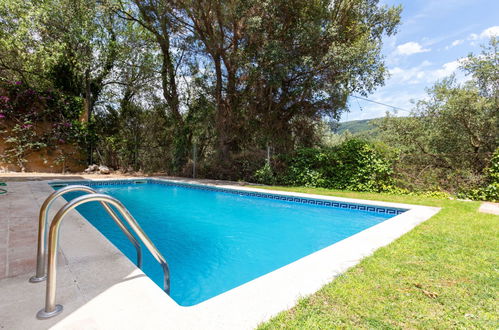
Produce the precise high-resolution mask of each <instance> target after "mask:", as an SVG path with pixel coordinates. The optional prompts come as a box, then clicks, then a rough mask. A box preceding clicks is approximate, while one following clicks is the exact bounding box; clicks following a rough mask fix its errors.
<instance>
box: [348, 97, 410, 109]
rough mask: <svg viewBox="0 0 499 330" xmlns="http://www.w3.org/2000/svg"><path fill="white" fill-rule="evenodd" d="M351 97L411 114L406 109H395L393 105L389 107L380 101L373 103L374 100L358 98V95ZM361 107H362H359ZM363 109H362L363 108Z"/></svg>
mask: <svg viewBox="0 0 499 330" xmlns="http://www.w3.org/2000/svg"><path fill="white" fill-rule="evenodd" d="M350 96H351V97H355V98H356V99H359V100H364V101H367V102H372V103H376V104H380V105H384V106H385V107H389V108H392V109H395V110H400V111H404V112H407V113H411V112H410V111H409V110H406V109H403V108H399V107H394V106H393V105H389V104H386V103H382V102H378V101H373V100H369V99H366V98H364V97H360V96H356V95H350ZM357 102H358V101H357ZM359 107H360V106H359ZM361 109H362V108H361Z"/></svg>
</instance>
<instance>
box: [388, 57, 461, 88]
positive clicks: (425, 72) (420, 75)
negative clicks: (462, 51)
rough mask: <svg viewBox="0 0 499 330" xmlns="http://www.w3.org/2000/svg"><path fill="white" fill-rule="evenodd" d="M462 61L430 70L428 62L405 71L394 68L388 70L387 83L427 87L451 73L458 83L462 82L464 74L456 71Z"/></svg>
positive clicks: (448, 63) (430, 64)
mask: <svg viewBox="0 0 499 330" xmlns="http://www.w3.org/2000/svg"><path fill="white" fill-rule="evenodd" d="M462 61H463V60H456V61H452V62H447V63H444V64H442V65H441V66H440V67H436V68H431V66H432V63H431V62H429V61H424V62H422V63H421V64H419V65H417V66H415V67H412V68H407V69H404V68H400V67H394V68H393V69H390V74H391V77H390V80H389V83H390V84H399V85H400V84H405V85H417V84H425V85H427V86H428V85H431V84H433V83H434V82H435V81H437V80H440V79H443V78H445V77H448V76H450V75H451V74H453V73H456V79H457V80H458V81H459V82H462V81H464V80H465V79H466V78H465V76H464V74H462V73H461V72H459V71H458V69H459V66H460V65H461V63H462Z"/></svg>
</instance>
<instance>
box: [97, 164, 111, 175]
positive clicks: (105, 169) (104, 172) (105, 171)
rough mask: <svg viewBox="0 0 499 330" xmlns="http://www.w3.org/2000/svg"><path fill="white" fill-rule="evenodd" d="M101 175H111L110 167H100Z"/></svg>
mask: <svg viewBox="0 0 499 330" xmlns="http://www.w3.org/2000/svg"><path fill="white" fill-rule="evenodd" d="M99 173H100V174H109V173H111V170H110V169H109V167H107V166H104V165H101V166H99Z"/></svg>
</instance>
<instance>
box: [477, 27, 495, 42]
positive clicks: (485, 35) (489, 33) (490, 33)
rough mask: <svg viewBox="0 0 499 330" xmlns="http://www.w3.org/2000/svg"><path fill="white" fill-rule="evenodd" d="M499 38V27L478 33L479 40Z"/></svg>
mask: <svg viewBox="0 0 499 330" xmlns="http://www.w3.org/2000/svg"><path fill="white" fill-rule="evenodd" d="M497 36H499V26H497V25H496V26H491V27H489V28H488V29H485V30H483V31H482V33H480V38H482V39H488V38H492V37H497Z"/></svg>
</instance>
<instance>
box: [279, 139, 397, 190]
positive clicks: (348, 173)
mask: <svg viewBox="0 0 499 330" xmlns="http://www.w3.org/2000/svg"><path fill="white" fill-rule="evenodd" d="M282 161H283V162H284V164H285V166H284V167H283V170H281V172H280V173H278V174H277V178H276V181H277V182H278V183H282V184H287V185H299V186H308V187H321V188H333V189H346V190H353V191H376V192H380V191H386V190H389V189H390V188H391V187H392V178H391V176H392V172H393V170H392V159H391V157H390V156H389V153H388V152H386V151H384V150H382V149H381V148H379V147H377V146H375V145H374V144H372V143H369V142H366V141H363V140H359V139H351V140H348V141H345V142H344V143H342V144H340V145H338V146H335V147H332V148H303V149H298V150H297V151H296V152H295V153H294V154H292V155H288V156H285V157H283V159H282Z"/></svg>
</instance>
